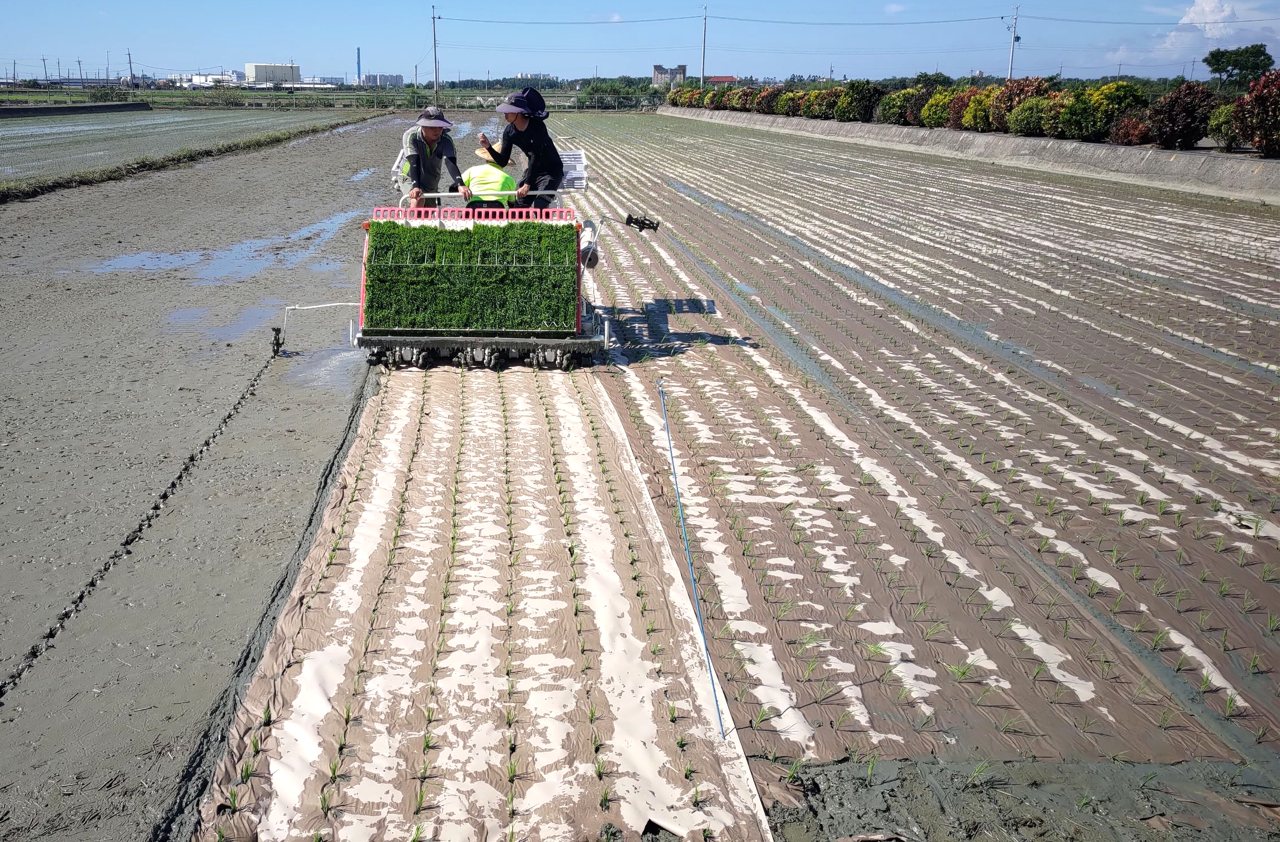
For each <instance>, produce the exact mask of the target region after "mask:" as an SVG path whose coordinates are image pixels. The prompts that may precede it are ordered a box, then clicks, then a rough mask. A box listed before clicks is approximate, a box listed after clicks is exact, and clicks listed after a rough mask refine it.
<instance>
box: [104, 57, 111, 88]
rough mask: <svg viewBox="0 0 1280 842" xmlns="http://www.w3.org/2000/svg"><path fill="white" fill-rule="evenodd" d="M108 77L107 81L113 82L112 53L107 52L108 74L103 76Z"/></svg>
mask: <svg viewBox="0 0 1280 842" xmlns="http://www.w3.org/2000/svg"><path fill="white" fill-rule="evenodd" d="M103 75H104V76H106V77H107V81H108V82H110V81H111V51H110V50H107V72H106V73H104V74H103Z"/></svg>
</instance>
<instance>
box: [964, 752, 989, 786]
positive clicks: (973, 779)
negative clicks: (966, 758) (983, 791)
mask: <svg viewBox="0 0 1280 842" xmlns="http://www.w3.org/2000/svg"><path fill="white" fill-rule="evenodd" d="M990 769H991V761H989V760H982V761H979V762H978V763H977V765H975V766H974V767H973V771H971V772H970V773H969V777H967V778H965V782H964V785H963V786H962V787H960V788H961V789H963V790H965V791H968V790H971V789H976V788H977V787H979V786H981V784H982V779H983V778H984V777H986V775H987V772H988V771H990Z"/></svg>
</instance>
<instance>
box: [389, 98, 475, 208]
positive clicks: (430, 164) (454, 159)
mask: <svg viewBox="0 0 1280 842" xmlns="http://www.w3.org/2000/svg"><path fill="white" fill-rule="evenodd" d="M452 126H453V123H450V122H449V121H448V120H446V119H445V118H444V111H442V110H440V108H438V107H436V106H434V105H432V106H429V107H428V108H425V109H423V111H422V113H421V114H419V115H418V121H417V122H416V123H414V125H413V127H411V128H410V129H409V130H408V131H406V132H405V133H404V138H403V139H402V141H401V142H402V143H403V146H404V153H403V156H402V157H403V159H404V160H403V162H402V163H401V164H400V173H399V175H400V178H399V181H400V186H401V189H402V190H407V192H406V194H405V195H407V196H408V197H409V200H410V204H411V205H412V206H413V207H424V206H425V205H426V204H427V203H428V202H430V203H431V204H432V205H436V206H438V205H439V204H440V200H439V199H431V200H428V199H423V198H422V194H423V193H436V192H438V191H439V189H440V167H441V165H442V164H443V165H444V167H445V168H446V169H448V170H449V177H450V179H451V180H452V183H453V185H454V187H456V188H457V189H458V192H460V193H462V197H463V198H464V199H469V198H471V195H470V193H471V191H470V190H468V189H467V188H466V186H465V185H464V184H463V183H462V173H461V172H460V171H459V170H458V153H457V152H456V151H454V148H453V139H452V138H451V137H449V129H450V128H451V127H452Z"/></svg>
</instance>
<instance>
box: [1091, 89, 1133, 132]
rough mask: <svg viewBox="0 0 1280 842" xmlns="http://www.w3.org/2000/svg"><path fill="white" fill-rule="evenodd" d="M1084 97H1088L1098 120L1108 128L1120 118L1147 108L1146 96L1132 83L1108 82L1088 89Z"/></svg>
mask: <svg viewBox="0 0 1280 842" xmlns="http://www.w3.org/2000/svg"><path fill="white" fill-rule="evenodd" d="M1085 96H1087V97H1089V101H1090V102H1092V103H1093V107H1094V108H1095V109H1097V111H1098V116H1099V118H1101V120H1102V122H1103V123H1105V124H1106V125H1107V126H1108V127H1110V126H1111V124H1112V123H1114V122H1115V121H1116V120H1119V119H1120V118H1121V117H1122V116H1124V115H1126V114H1130V113H1133V112H1136V111H1140V110H1142V109H1145V108H1146V107H1147V95H1146V94H1145V93H1144V92H1143V90H1142V88H1139V87H1138V86H1137V85H1135V84H1133V83H1132V82H1108V83H1107V84H1105V85H1102V86H1100V87H1097V88H1089V89H1088V90H1087V91H1085Z"/></svg>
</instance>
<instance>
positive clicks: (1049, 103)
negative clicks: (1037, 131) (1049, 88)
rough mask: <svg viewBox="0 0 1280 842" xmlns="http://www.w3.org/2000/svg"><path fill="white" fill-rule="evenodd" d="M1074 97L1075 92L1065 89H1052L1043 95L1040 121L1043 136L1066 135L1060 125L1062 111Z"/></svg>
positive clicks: (1057, 136)
mask: <svg viewBox="0 0 1280 842" xmlns="http://www.w3.org/2000/svg"><path fill="white" fill-rule="evenodd" d="M1074 98H1075V94H1071V93H1068V92H1066V91H1054V92H1053V93H1051V94H1049V95H1048V96H1047V97H1045V100H1046V102H1045V106H1044V118H1043V120H1042V121H1041V123H1040V128H1041V129H1043V130H1044V136H1045V137H1056V138H1065V137H1066V136H1067V132H1066V130H1065V129H1064V128H1063V126H1062V112H1063V111H1065V110H1066V107H1067V106H1068V105H1069V104H1070V103H1071V101H1072V100H1073V99H1074Z"/></svg>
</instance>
